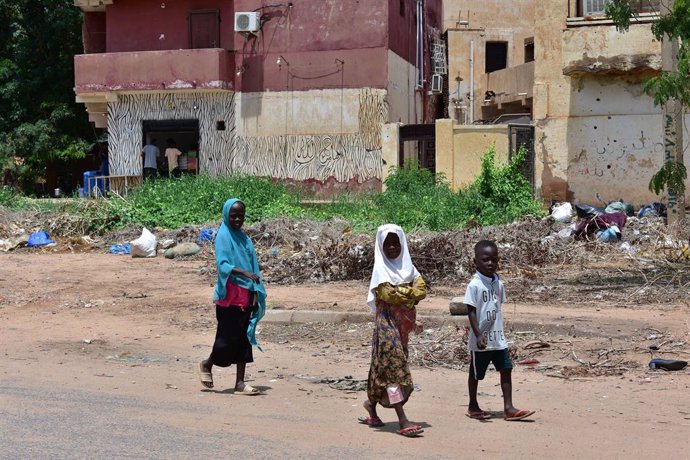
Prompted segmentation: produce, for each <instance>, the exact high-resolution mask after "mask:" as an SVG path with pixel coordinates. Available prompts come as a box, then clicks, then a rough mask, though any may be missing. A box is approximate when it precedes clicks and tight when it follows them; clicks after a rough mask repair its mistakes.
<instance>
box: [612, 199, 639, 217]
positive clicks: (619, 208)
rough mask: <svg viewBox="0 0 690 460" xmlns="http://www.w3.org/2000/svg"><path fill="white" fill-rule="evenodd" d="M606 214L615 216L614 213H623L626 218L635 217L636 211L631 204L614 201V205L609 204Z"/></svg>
mask: <svg viewBox="0 0 690 460" xmlns="http://www.w3.org/2000/svg"><path fill="white" fill-rule="evenodd" d="M605 211H606V214H613V213H614V212H622V213H623V214H625V215H626V216H633V215H635V209H633V206H632V205H631V204H629V203H625V202H624V201H614V202H612V203H609V204H608V206H606V209H605Z"/></svg>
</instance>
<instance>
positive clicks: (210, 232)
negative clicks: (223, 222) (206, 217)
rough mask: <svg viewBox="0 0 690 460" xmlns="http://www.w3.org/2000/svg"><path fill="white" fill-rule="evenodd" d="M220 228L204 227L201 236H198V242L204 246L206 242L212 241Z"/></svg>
mask: <svg viewBox="0 0 690 460" xmlns="http://www.w3.org/2000/svg"><path fill="white" fill-rule="evenodd" d="M217 232H218V230H216V229H215V228H202V229H201V231H200V232H199V236H198V237H197V238H196V244H198V245H199V246H202V245H203V244H204V243H210V242H211V241H213V238H214V237H215V236H216V233H217Z"/></svg>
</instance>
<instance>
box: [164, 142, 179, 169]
mask: <svg viewBox="0 0 690 460" xmlns="http://www.w3.org/2000/svg"><path fill="white" fill-rule="evenodd" d="M167 143H168V148H167V149H165V158H167V160H168V173H169V174H170V177H180V167H179V164H178V158H180V155H182V152H180V149H178V148H177V142H175V140H174V139H168V142H167Z"/></svg>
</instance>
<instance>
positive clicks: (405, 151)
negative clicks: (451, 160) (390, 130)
mask: <svg viewBox="0 0 690 460" xmlns="http://www.w3.org/2000/svg"><path fill="white" fill-rule="evenodd" d="M399 134H400V150H399V153H398V165H399V166H404V165H405V162H406V161H410V160H412V161H413V162H415V163H417V165H419V167H421V168H425V169H428V170H429V171H431V172H432V173H434V174H435V173H436V125H435V124H429V125H403V126H401V127H400V131H399Z"/></svg>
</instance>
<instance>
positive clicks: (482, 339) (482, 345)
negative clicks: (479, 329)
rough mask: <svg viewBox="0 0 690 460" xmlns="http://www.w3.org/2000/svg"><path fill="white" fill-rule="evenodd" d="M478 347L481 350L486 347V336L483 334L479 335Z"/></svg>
mask: <svg viewBox="0 0 690 460" xmlns="http://www.w3.org/2000/svg"><path fill="white" fill-rule="evenodd" d="M477 348H479V349H480V350H483V349H484V348H486V337H484V336H483V335H482V336H481V337H477Z"/></svg>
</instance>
